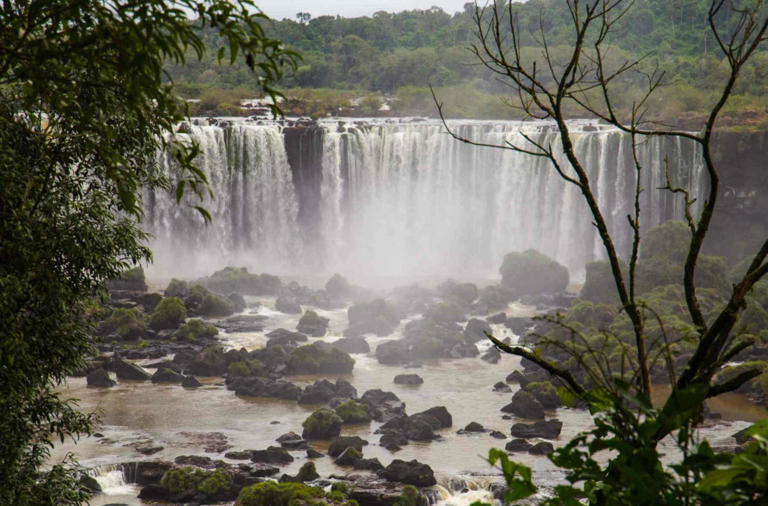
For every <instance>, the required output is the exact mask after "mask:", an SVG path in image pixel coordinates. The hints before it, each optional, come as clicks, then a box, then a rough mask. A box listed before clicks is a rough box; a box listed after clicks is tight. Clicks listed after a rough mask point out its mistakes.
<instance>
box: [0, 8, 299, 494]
mask: <svg viewBox="0 0 768 506" xmlns="http://www.w3.org/2000/svg"><path fill="white" fill-rule="evenodd" d="M190 16H194V17H196V20H195V21H192V20H190ZM266 20H267V18H266V17H265V16H264V15H262V14H261V13H260V11H259V10H258V9H257V8H256V6H255V5H254V4H252V3H251V2H250V0H238V1H236V2H230V1H226V0H168V1H166V0H136V1H132V2H121V1H117V0H107V1H102V0H74V1H71V0H69V1H68V0H18V1H13V2H3V3H2V5H1V6H0V165H1V166H2V176H0V177H1V178H2V184H0V237H2V240H1V241H0V292H1V293H2V294H3V296H2V297H1V298H0V504H8V505H27V504H29V505H35V506H38V505H45V504H57V505H61V504H80V503H81V502H82V500H83V499H84V498H85V497H86V496H87V493H86V492H85V491H84V490H83V489H82V487H80V486H78V485H77V482H76V481H75V480H76V478H77V476H76V472H75V470H74V469H73V468H72V467H71V466H68V465H58V463H51V464H57V465H55V466H54V467H53V468H52V469H49V470H48V471H43V467H44V466H46V465H48V463H47V459H48V455H49V449H50V446H51V444H52V441H53V440H55V439H62V440H63V439H64V437H65V436H73V437H77V435H79V434H82V433H87V432H88V431H89V427H90V422H91V419H90V417H89V416H87V415H83V414H80V413H79V412H77V411H76V410H75V407H74V405H73V404H72V402H70V401H68V400H65V399H62V398H61V397H60V395H59V394H58V393H57V391H56V387H57V386H58V385H59V384H60V382H61V381H62V380H63V379H64V378H65V376H66V375H67V374H68V373H71V372H73V371H75V370H76V369H78V368H80V367H82V366H83V364H84V358H85V357H86V355H87V353H88V352H89V351H90V341H89V337H88V330H89V315H90V314H91V313H92V311H93V308H94V304H93V301H94V297H95V296H97V295H99V294H100V293H101V292H102V290H103V286H104V282H105V280H107V279H110V278H116V277H117V276H118V275H119V274H120V273H121V272H122V271H124V270H125V269H126V268H128V267H129V266H132V265H134V264H137V263H139V262H142V261H146V260H148V259H149V258H150V251H149V250H148V249H147V248H146V247H145V246H144V244H143V240H144V238H145V236H144V234H143V233H142V232H141V230H140V228H139V221H140V219H141V214H142V201H141V189H142V188H143V187H155V188H157V187H165V188H168V189H169V190H170V189H171V188H169V186H170V183H169V181H168V179H167V178H166V177H165V176H164V175H163V174H162V173H160V172H159V170H158V168H157V166H156V156H157V153H158V152H159V150H161V149H166V150H167V151H168V152H169V153H170V155H171V156H174V157H175V158H176V160H177V162H178V166H179V169H180V174H181V176H180V177H179V179H178V183H177V186H176V188H175V189H176V192H177V193H176V194H177V197H178V198H180V197H181V196H182V195H183V193H184V191H185V190H188V189H191V190H192V191H194V192H196V193H198V194H199V195H201V196H202V195H203V194H204V192H205V191H206V188H207V181H206V179H205V175H204V174H203V173H202V172H201V171H200V170H199V169H197V168H196V167H195V166H194V163H193V158H194V156H195V154H196V151H197V150H196V148H195V146H192V145H188V144H180V143H179V142H177V141H175V139H174V137H173V136H172V135H170V134H171V132H172V130H173V127H174V125H175V124H176V123H177V122H178V121H179V120H181V119H183V118H184V117H185V116H186V106H185V104H184V103H183V102H180V101H179V100H178V99H177V98H176V96H175V93H174V91H173V87H172V83H169V82H167V80H166V79H164V78H165V76H164V74H163V71H162V66H163V63H164V62H166V61H173V62H176V63H183V62H184V61H185V60H186V58H187V57H188V55H189V54H190V52H191V54H192V55H193V56H194V57H196V58H202V57H203V56H204V54H205V51H206V46H205V41H204V40H203V39H202V38H201V37H200V35H199V34H200V33H202V32H201V31H200V30H199V29H198V28H199V27H203V26H205V27H207V28H208V29H211V30H213V31H215V32H216V33H217V35H218V36H219V37H220V38H221V40H223V41H226V45H225V46H223V47H222V48H221V49H220V50H219V52H218V53H217V55H216V57H217V58H218V59H219V60H222V59H224V58H227V60H228V61H230V62H233V61H235V59H236V58H237V57H238V56H241V57H242V58H243V59H244V61H245V63H246V65H247V67H248V68H249V69H250V70H251V71H252V75H253V79H254V81H255V82H257V83H258V87H259V88H260V89H261V90H262V92H264V93H266V94H274V93H276V92H275V90H274V89H273V88H272V85H273V83H274V82H275V80H277V79H279V78H280V77H281V76H282V75H283V71H284V69H285V68H286V67H288V66H292V65H295V62H296V58H297V55H296V54H295V53H293V52H290V51H286V50H285V49H284V48H283V46H282V45H281V44H280V43H279V42H278V41H277V40H274V39H271V38H269V37H267V36H266V35H265V32H264V28H263V26H262V23H264V22H265V21H266ZM201 212H203V213H204V210H203V209H202V208H201Z"/></svg>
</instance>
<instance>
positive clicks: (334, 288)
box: [325, 274, 352, 299]
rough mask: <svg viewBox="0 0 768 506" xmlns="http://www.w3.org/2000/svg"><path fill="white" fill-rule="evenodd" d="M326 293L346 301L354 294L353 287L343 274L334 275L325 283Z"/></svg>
mask: <svg viewBox="0 0 768 506" xmlns="http://www.w3.org/2000/svg"><path fill="white" fill-rule="evenodd" d="M325 291H326V292H328V294H329V295H330V296H331V297H333V298H334V299H344V298H346V297H348V296H349V295H350V294H351V293H352V286H351V285H350V284H349V281H347V279H346V278H345V277H344V276H342V275H341V274H334V275H333V276H331V279H329V280H328V281H327V282H326V283H325Z"/></svg>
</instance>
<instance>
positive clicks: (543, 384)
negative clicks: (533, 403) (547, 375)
mask: <svg viewBox="0 0 768 506" xmlns="http://www.w3.org/2000/svg"><path fill="white" fill-rule="evenodd" d="M525 391H526V392H529V393H530V394H531V395H533V396H534V397H536V400H537V401H539V402H540V403H541V405H542V406H544V407H545V408H548V409H551V408H555V407H557V406H559V405H560V397H559V396H558V395H557V389H556V388H555V386H554V385H553V384H552V383H550V382H549V381H533V382H531V383H528V384H527V385H526V386H525Z"/></svg>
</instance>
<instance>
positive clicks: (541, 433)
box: [512, 419, 563, 439]
mask: <svg viewBox="0 0 768 506" xmlns="http://www.w3.org/2000/svg"><path fill="white" fill-rule="evenodd" d="M562 428H563V422H561V421H560V420H557V419H552V420H547V421H540V422H534V423H516V424H514V425H513V426H512V435H513V436H515V437H520V438H532V437H540V438H544V439H555V438H557V437H558V436H559V435H560V431H561V430H562Z"/></svg>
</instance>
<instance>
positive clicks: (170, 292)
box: [164, 278, 189, 298]
mask: <svg viewBox="0 0 768 506" xmlns="http://www.w3.org/2000/svg"><path fill="white" fill-rule="evenodd" d="M164 295H165V296H166V297H179V298H184V297H186V296H187V295H189V286H188V285H187V282H186V281H183V280H181V279H176V278H173V279H172V280H171V282H170V283H168V287H167V288H166V289H165V292H164Z"/></svg>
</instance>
